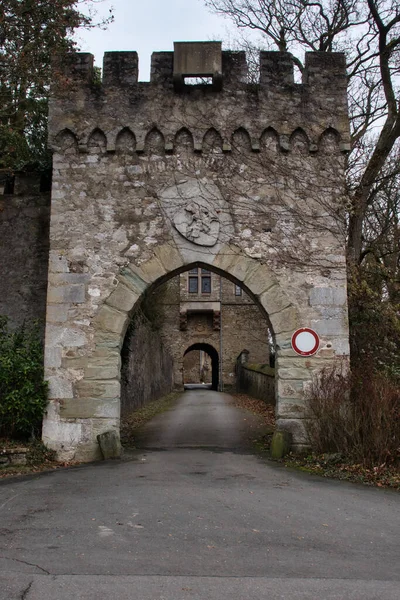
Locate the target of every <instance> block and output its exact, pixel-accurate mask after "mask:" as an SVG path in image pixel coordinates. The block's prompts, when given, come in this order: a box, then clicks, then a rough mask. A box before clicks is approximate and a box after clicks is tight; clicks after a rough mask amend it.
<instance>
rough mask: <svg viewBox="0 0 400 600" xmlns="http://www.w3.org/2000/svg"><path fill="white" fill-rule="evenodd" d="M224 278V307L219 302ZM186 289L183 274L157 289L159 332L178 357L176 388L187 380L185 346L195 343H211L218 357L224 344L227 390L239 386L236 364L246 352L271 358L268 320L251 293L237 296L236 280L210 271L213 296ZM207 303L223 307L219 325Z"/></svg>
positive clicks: (265, 359)
mask: <svg viewBox="0 0 400 600" xmlns="http://www.w3.org/2000/svg"><path fill="white" fill-rule="evenodd" d="M220 280H221V281H222V305H220V303H219V299H220V294H221V292H220ZM187 289H188V285H187V273H186V272H185V273H183V274H181V275H180V276H178V277H175V278H173V279H171V280H170V281H169V282H167V283H165V284H164V285H163V286H161V287H160V288H158V289H157V290H156V291H155V294H156V295H159V297H160V302H161V305H162V307H163V318H162V325H161V328H160V334H161V336H162V338H163V341H164V344H165V346H166V347H168V349H169V351H170V352H171V354H172V356H173V357H174V371H175V376H174V379H175V383H176V385H177V386H178V387H179V386H180V385H182V383H183V372H184V365H183V360H184V354H185V352H186V351H187V349H188V348H190V346H192V345H193V344H210V345H211V346H212V347H213V348H214V349H215V350H216V351H217V353H218V356H219V357H220V358H221V348H222V377H223V384H224V388H226V389H230V388H232V387H235V362H236V357H237V356H238V355H239V354H240V352H241V351H242V350H244V349H247V350H249V351H250V352H251V355H252V357H253V359H254V360H255V361H258V362H260V363H265V362H268V358H269V345H268V322H267V320H266V318H265V315H263V314H262V312H261V310H260V308H259V307H258V306H257V305H256V304H255V303H254V301H253V300H252V299H251V298H250V297H249V296H248V294H246V293H245V292H244V291H243V294H242V296H235V293H234V291H235V290H234V284H233V283H232V282H231V281H229V280H228V279H226V278H223V277H222V278H220V276H218V275H217V274H215V273H213V274H212V288H211V294H209V295H207V296H205V295H201V294H198V295H194V294H189V293H188V291H187ZM198 305H199V307H198V308H196V307H197V306H198ZM188 306H189V308H190V310H189V311H188V314H187V315H186V317H185V328H184V329H182V328H181V323H180V317H181V312H180V311H182V309H184V310H185V311H186V310H187V307H188ZM207 306H209V307H214V308H217V309H218V311H220V318H219V319H218V325H217V327H215V325H214V322H213V311H212V308H210V310H209V311H207ZM221 306H222V309H221ZM221 327H222V336H221Z"/></svg>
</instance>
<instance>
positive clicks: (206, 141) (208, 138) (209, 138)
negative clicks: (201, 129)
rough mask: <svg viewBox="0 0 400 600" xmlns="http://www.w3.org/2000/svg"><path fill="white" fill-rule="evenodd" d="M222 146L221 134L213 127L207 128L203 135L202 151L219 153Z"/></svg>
mask: <svg viewBox="0 0 400 600" xmlns="http://www.w3.org/2000/svg"><path fill="white" fill-rule="evenodd" d="M222 146H223V140H222V137H221V134H220V133H219V132H218V131H217V130H216V129H214V127H211V128H210V129H208V131H206V133H205V134H204V137H203V152H207V153H210V154H221V153H222Z"/></svg>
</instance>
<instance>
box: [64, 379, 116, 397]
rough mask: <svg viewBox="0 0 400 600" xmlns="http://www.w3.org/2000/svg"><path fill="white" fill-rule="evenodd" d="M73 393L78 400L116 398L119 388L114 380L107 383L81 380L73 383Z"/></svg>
mask: <svg viewBox="0 0 400 600" xmlns="http://www.w3.org/2000/svg"><path fill="white" fill-rule="evenodd" d="M75 391H76V395H77V396H78V397H79V398H118V397H119V394H120V391H121V386H120V383H119V381H117V380H115V379H111V380H109V381H107V380H105V381H98V380H95V379H93V380H91V379H90V380H89V379H81V380H80V381H77V382H76V383H75Z"/></svg>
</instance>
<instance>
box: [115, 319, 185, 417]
mask: <svg viewBox="0 0 400 600" xmlns="http://www.w3.org/2000/svg"><path fill="white" fill-rule="evenodd" d="M121 358H122V370H121V413H122V414H123V415H124V414H125V415H126V414H129V413H130V412H132V411H133V410H135V409H137V408H140V407H141V406H144V405H145V404H146V403H147V402H150V401H151V400H156V399H157V398H160V397H162V396H165V395H166V394H168V393H169V392H170V391H171V390H172V389H173V386H174V380H173V359H172V357H171V355H170V354H169V353H168V351H167V349H166V348H165V346H164V345H163V343H162V340H161V337H160V334H159V332H158V331H157V329H154V326H153V325H152V324H151V323H150V321H149V320H148V319H147V318H146V317H145V315H144V314H143V312H142V311H141V310H138V311H136V313H135V314H134V316H133V318H132V321H131V324H130V326H129V328H128V331H127V333H126V336H125V341H124V345H123V348H122V353H121Z"/></svg>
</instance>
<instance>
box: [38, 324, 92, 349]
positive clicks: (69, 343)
mask: <svg viewBox="0 0 400 600" xmlns="http://www.w3.org/2000/svg"><path fill="white" fill-rule="evenodd" d="M86 341H87V340H86V336H85V335H84V334H83V333H82V332H81V331H79V330H77V329H73V328H72V327H61V326H59V325H49V324H48V325H47V327H46V345H47V346H64V347H81V346H84V345H85V344H86Z"/></svg>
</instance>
